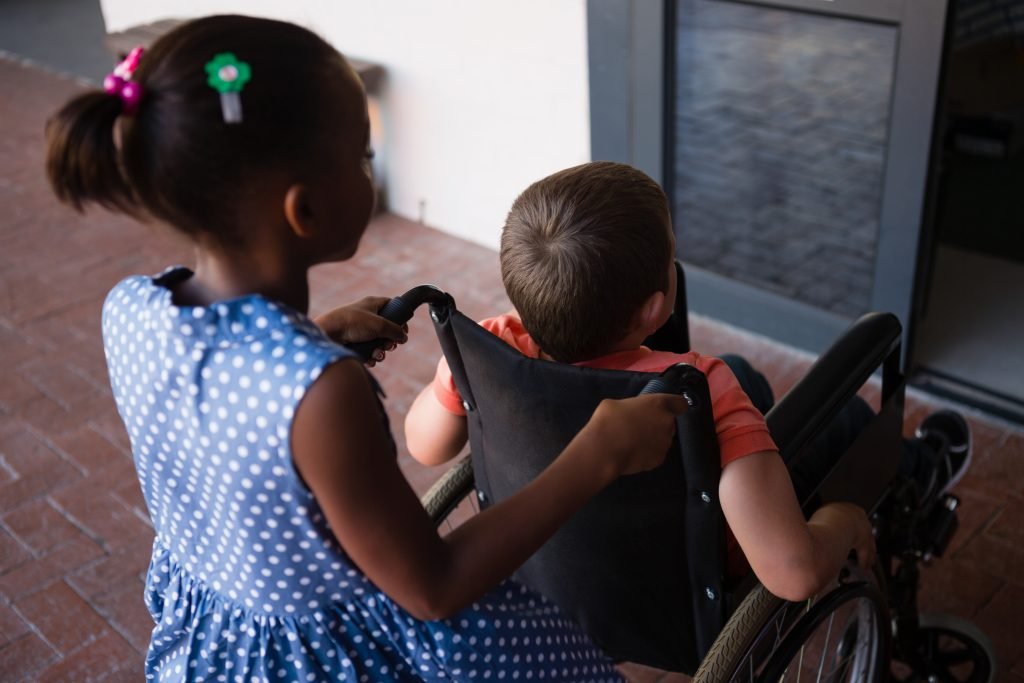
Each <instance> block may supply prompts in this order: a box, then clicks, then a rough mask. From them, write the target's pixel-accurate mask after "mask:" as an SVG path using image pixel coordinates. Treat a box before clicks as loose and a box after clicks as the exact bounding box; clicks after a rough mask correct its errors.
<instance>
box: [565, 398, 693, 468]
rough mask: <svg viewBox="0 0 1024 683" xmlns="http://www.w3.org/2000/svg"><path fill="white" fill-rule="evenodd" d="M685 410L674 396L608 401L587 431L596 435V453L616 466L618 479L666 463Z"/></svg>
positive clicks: (679, 400)
mask: <svg viewBox="0 0 1024 683" xmlns="http://www.w3.org/2000/svg"><path fill="white" fill-rule="evenodd" d="M686 408H687V404H686V400H685V399H684V398H683V397H682V396H679V395H675V394H646V395H644V396H636V397H634V398H627V399H622V400H612V399H605V400H604V401H601V403H600V405H598V406H597V410H595V411H594V415H593V417H591V418H590V422H589V423H587V426H586V427H585V430H586V431H588V432H590V433H591V435H593V437H594V439H595V441H594V444H595V450H596V451H597V453H598V454H599V455H600V456H601V457H602V458H603V459H604V460H605V461H609V460H610V461H611V462H613V463H614V464H615V465H616V470H615V472H616V476H619V475H623V474H634V473H636V472H645V471H647V470H650V469H654V468H655V467H657V466H658V465H660V464H661V463H662V462H663V461H664V460H665V455H666V454H667V453H668V447H669V446H671V445H672V439H673V438H674V437H675V434H676V416H677V415H680V414H682V413H683V412H684V411H686Z"/></svg>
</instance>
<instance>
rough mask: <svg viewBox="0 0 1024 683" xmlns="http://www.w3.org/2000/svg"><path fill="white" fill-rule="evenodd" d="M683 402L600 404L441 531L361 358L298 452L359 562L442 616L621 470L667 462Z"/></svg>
mask: <svg viewBox="0 0 1024 683" xmlns="http://www.w3.org/2000/svg"><path fill="white" fill-rule="evenodd" d="M685 407H686V406H685V402H684V401H683V399H682V398H681V397H679V396H669V395H665V394H651V395H647V396H640V397H637V398H634V399H627V400H624V401H605V402H603V403H602V404H601V405H600V406H599V407H598V409H597V410H596V411H595V413H594V416H593V417H592V418H591V420H590V422H589V423H588V424H587V426H586V427H584V429H583V430H582V431H581V432H580V433H579V434H578V435H577V436H576V438H575V439H574V440H573V441H572V442H571V443H570V444H569V445H568V446H567V447H566V449H565V450H564V451H563V452H562V454H561V455H560V456H559V457H558V458H557V459H556V460H555V462H554V463H553V464H552V465H550V466H549V467H548V469H547V470H545V471H544V472H543V473H542V474H541V475H540V476H539V477H537V479H535V480H534V481H533V482H532V483H530V484H529V485H527V486H526V487H524V488H523V489H522V490H520V491H519V492H518V493H516V494H515V495H513V496H512V497H510V498H508V499H507V500H505V501H503V502H501V503H499V504H497V505H495V506H493V507H491V508H488V509H487V510H486V511H484V512H482V513H481V514H479V515H476V516H474V517H472V518H471V519H470V520H469V521H467V522H466V523H465V524H463V525H462V526H461V527H459V528H458V529H456V530H455V531H454V532H452V533H451V534H449V535H448V536H447V537H445V538H443V539H442V538H441V537H440V536H439V535H438V533H437V530H436V529H435V528H434V525H433V524H432V523H431V521H430V519H429V517H428V516H427V514H426V512H424V510H423V508H422V506H421V505H420V502H419V500H418V499H417V498H416V495H415V493H414V492H413V490H412V489H411V488H410V486H409V484H408V483H407V482H406V480H405V477H404V476H403V475H402V473H401V471H400V470H399V468H398V464H397V462H396V460H395V457H394V455H393V454H392V453H391V452H389V448H388V446H387V444H388V439H387V436H386V434H385V431H384V426H383V423H382V420H381V416H380V407H379V403H378V402H377V400H376V397H375V395H374V393H373V390H372V388H371V387H370V383H369V381H368V379H367V377H366V374H365V371H364V370H363V368H362V367H360V366H359V364H358V363H356V362H355V361H352V360H344V361H341V362H338V363H335V364H334V365H332V366H330V367H329V368H328V369H327V370H325V371H324V373H323V375H321V377H320V378H319V379H318V380H317V381H316V382H315V383H314V384H313V386H312V387H310V389H309V391H308V392H307V393H306V396H305V398H304V399H303V401H302V403H301V404H300V405H299V408H298V410H297V411H296V414H295V418H294V422H293V426H292V457H293V459H294V462H295V466H296V468H297V469H298V471H299V473H300V474H301V475H302V477H303V479H304V480H305V481H306V483H307V484H308V485H309V487H310V489H311V490H312V492H313V494H314V495H315V496H316V498H317V500H318V501H319V503H320V506H321V507H322V508H323V510H324V513H325V515H326V516H327V521H328V522H329V523H330V526H331V529H332V530H333V531H334V534H335V536H336V537H337V539H338V541H339V543H341V546H342V547H343V548H344V549H345V552H347V553H348V555H349V557H351V558H352V560H353V562H355V564H356V565H357V566H358V567H359V568H360V569H361V570H362V571H363V572H364V573H365V574H366V575H367V577H369V579H370V580H371V581H373V582H374V583H375V584H376V585H377V586H378V587H379V588H380V589H381V590H383V591H384V592H385V593H386V594H388V595H389V596H390V597H391V598H392V599H394V600H395V601H396V602H397V603H398V604H399V605H401V606H402V607H404V608H405V609H406V610H408V611H409V612H410V613H411V614H412V615H413V616H416V617H417V618H420V619H438V618H443V617H446V616H449V615H451V614H454V613H455V612H457V611H458V610H460V609H461V608H463V607H465V606H467V605H468V604H470V603H471V602H472V601H474V600H476V599H477V598H479V597H481V596H482V595H483V594H484V593H486V592H487V591H488V590H490V589H491V588H492V587H494V586H495V585H496V584H497V583H498V582H499V581H501V580H502V579H504V578H505V577H507V576H509V575H510V574H511V573H512V572H513V571H514V570H515V569H516V568H517V567H518V566H519V565H520V564H522V562H523V561H525V560H526V558H527V557H529V556H530V555H531V554H532V553H533V552H535V551H536V550H537V549H538V548H539V547H540V546H541V545H542V544H543V543H544V541H546V540H547V539H548V538H549V537H550V536H551V535H552V534H553V533H554V532H555V530H556V529H558V527H559V526H561V525H562V524H563V523H564V522H565V521H566V520H567V519H568V518H569V517H570V515H572V514H573V513H574V512H575V511H576V510H577V509H579V508H580V507H581V506H582V505H583V504H584V503H585V502H586V501H587V500H588V499H589V498H590V497H591V496H593V495H594V494H596V493H597V492H598V491H600V490H601V489H602V488H604V487H605V486H606V485H607V484H608V483H610V482H611V481H612V480H613V479H615V478H616V477H617V476H619V475H621V474H626V473H629V472H639V471H643V470H647V469H650V468H652V467H655V466H657V465H658V464H659V463H661V462H662V460H664V457H665V453H666V451H667V449H668V447H669V445H670V444H671V442H672V437H673V435H674V434H675V415H676V414H678V413H681V412H682V411H683V410H685Z"/></svg>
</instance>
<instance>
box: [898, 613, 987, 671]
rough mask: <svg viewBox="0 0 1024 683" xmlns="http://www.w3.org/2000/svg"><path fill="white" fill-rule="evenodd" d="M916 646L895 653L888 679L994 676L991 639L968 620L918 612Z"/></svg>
mask: <svg viewBox="0 0 1024 683" xmlns="http://www.w3.org/2000/svg"><path fill="white" fill-rule="evenodd" d="M917 635H918V647H917V650H916V651H915V652H913V653H901V654H897V656H896V657H895V658H894V661H893V666H892V680H893V681H896V682H897V683H911V682H912V681H929V680H940V681H957V682H959V683H991V682H992V681H994V680H995V678H996V655H995V649H994V648H993V647H992V641H990V640H989V639H988V636H986V635H985V634H984V633H983V632H982V631H981V629H979V628H978V627H977V626H975V625H974V624H972V623H971V622H969V621H965V620H963V619H958V618H957V617H952V616H949V615H945V614H935V615H932V614H922V615H921V617H920V619H919V620H918V627H917Z"/></svg>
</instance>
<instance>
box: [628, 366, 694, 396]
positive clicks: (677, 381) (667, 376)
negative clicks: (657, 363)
mask: <svg viewBox="0 0 1024 683" xmlns="http://www.w3.org/2000/svg"><path fill="white" fill-rule="evenodd" d="M694 373H697V374H698V375H699V374H700V370H698V369H697V368H695V367H693V366H692V365H689V364H687V363H676V364H675V365H671V366H669V367H667V368H665V369H664V370H663V371H662V373H661V374H660V375H658V376H657V377H655V378H653V379H651V380H648V382H647V384H645V385H644V388H643V389H641V390H640V395H643V394H681V395H682V396H683V398H685V399H686V402H687V403H688V404H690V406H693V405H694V402H695V401H696V397H695V396H694V395H693V394H692V393H688V392H687V391H686V387H687V385H688V384H689V383H690V378H691V377H693V375H694Z"/></svg>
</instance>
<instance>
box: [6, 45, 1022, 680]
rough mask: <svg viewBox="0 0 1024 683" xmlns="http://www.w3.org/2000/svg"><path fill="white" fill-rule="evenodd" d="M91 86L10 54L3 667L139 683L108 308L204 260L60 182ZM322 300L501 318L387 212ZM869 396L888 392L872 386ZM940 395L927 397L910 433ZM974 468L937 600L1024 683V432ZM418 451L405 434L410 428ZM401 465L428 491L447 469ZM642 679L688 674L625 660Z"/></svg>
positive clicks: (484, 262)
mask: <svg viewBox="0 0 1024 683" xmlns="http://www.w3.org/2000/svg"><path fill="white" fill-rule="evenodd" d="M78 87H79V86H77V85H76V84H75V83H74V82H72V81H69V80H66V79H63V78H60V77H57V76H53V75H50V74H47V73H45V72H42V71H39V70H37V69H34V68H29V67H26V66H23V65H20V64H16V63H14V62H10V61H4V60H0V121H3V122H4V131H3V135H2V137H0V206H2V207H3V213H2V214H0V216H2V217H0V373H2V375H0V376H2V381H0V679H2V680H4V681H19V680H33V681H34V680H42V681H48V680H53V681H67V680H73V681H79V680H105V681H121V680H124V681H136V680H140V678H141V665H142V657H143V653H144V651H145V648H146V644H147V642H148V632H149V630H150V628H151V626H152V624H151V622H150V619H149V615H148V614H147V612H146V610H145V607H144V606H143V604H142V585H143V584H142V576H143V574H144V572H145V570H146V567H147V565H148V560H149V556H148V553H149V546H150V542H151V540H152V530H151V528H150V527H149V526H148V522H147V519H146V513H145V505H144V503H143V501H142V497H141V495H140V493H139V488H138V485H137V483H136V481H135V476H134V472H133V470H132V465H131V460H130V455H129V452H128V444H127V439H126V437H125V433H124V430H123V427H122V426H121V424H120V421H119V419H118V417H117V414H116V411H115V410H114V406H113V401H112V399H111V396H110V391H109V388H108V386H107V379H106V369H105V366H104V362H103V354H102V349H101V346H100V340H99V313H100V306H101V303H102V301H103V297H104V295H105V293H106V292H107V290H108V289H109V288H110V287H111V286H112V285H113V284H114V283H115V282H116V281H117V280H118V279H120V278H121V277H123V276H125V275H128V274H131V273H138V272H157V271H159V270H161V269H163V267H164V266H166V265H168V264H170V263H175V262H187V259H188V250H187V248H186V247H185V246H184V245H183V244H182V242H181V241H180V240H179V239H178V238H176V237H175V236H173V235H171V234H169V233H167V232H164V231H162V230H161V229H159V228H157V227H151V226H140V225H137V224H134V223H132V222H131V221H128V220H126V219H123V218H117V217H111V216H108V215H105V214H103V213H102V212H99V211H97V212H94V213H90V214H89V215H87V216H85V217H80V216H77V215H75V214H73V213H71V212H69V211H68V210H66V209H65V208H64V207H61V206H59V205H57V203H56V202H55V201H54V200H53V199H52V197H51V195H50V192H49V189H48V188H47V186H46V183H45V180H44V178H43V175H42V168H43V162H42V149H41V130H42V123H43V118H44V115H45V114H46V112H49V111H52V110H53V109H54V108H55V107H56V106H57V105H58V103H59V102H60V101H61V100H62V99H63V98H64V97H66V96H67V95H69V94H70V93H73V92H74V91H75V90H76V89H77V88H78ZM311 282H312V287H313V292H312V308H313V311H314V312H316V311H321V310H324V309H325V308H327V307H330V306H334V305H337V304H340V303H344V302H347V301H351V300H354V299H356V298H358V297H360V296H363V295H364V294H367V293H378V294H383V295H389V294H397V293H399V292H401V291H403V290H405V289H406V288H407V287H409V286H411V285H413V284H418V283H420V282H436V283H438V284H440V285H442V286H443V287H444V288H445V289H447V290H449V291H450V292H452V293H453V294H454V295H455V296H456V298H457V299H458V301H459V304H460V308H462V309H463V310H464V311H466V312H467V313H468V314H469V315H471V316H483V315H486V314H490V313H494V312H497V311H501V310H503V309H504V308H505V307H507V305H508V303H507V300H506V299H505V296H504V294H503V292H502V290H501V283H500V278H499V275H498V271H497V260H496V256H495V254H494V252H492V251H490V250H487V249H484V248H482V247H478V246H474V245H472V244H469V243H467V242H463V241H461V240H458V239H455V238H453V237H449V236H446V235H443V234H441V233H439V232H437V231H435V230H432V229H429V228H426V227H423V226H420V225H416V224H413V223H410V222H408V221H405V220H402V219H399V218H396V217H394V216H389V215H382V216H380V217H379V218H378V219H377V220H376V221H375V222H374V224H373V225H372V226H371V228H370V229H369V230H368V232H367V235H366V238H365V240H364V244H363V246H362V248H361V250H360V253H359V255H358V256H357V257H356V258H355V259H353V260H352V261H350V262H349V263H346V264H341V265H328V266H321V267H319V268H317V269H315V270H314V272H313V273H312V276H311ZM410 327H411V331H410V336H411V340H410V342H409V343H408V344H407V345H406V346H405V347H403V348H402V349H401V351H400V352H398V353H395V354H394V355H393V356H391V357H390V358H389V359H388V361H387V362H386V363H384V364H383V365H382V366H381V367H379V368H378V369H377V370H376V371H375V372H376V374H377V376H378V378H379V379H380V381H381V382H382V384H383V386H384V388H385V390H386V391H387V392H388V397H389V398H388V411H389V413H390V415H391V418H392V420H393V424H394V425H396V426H400V425H401V419H402V416H403V415H404V413H405V411H406V410H407V408H408V406H409V404H410V402H411V401H412V398H413V397H414V396H415V393H416V392H417V391H418V390H419V388H420V387H421V386H422V385H423V383H425V382H426V381H428V380H429V378H430V377H431V375H432V373H433V368H434V364H435V362H436V359H437V356H438V350H437V345H436V342H435V341H434V339H433V334H432V331H431V329H430V324H429V322H428V321H426V320H425V316H423V315H421V316H418V317H417V319H415V320H414V321H413V322H412V323H411V325H410ZM692 328H693V329H692V333H693V340H694V346H695V347H697V348H700V349H702V350H704V351H706V352H710V353H724V352H727V351H733V352H740V353H743V354H745V355H747V356H748V357H749V358H750V359H751V360H752V361H753V362H754V364H755V365H756V366H758V367H760V368H762V369H763V370H764V371H765V372H766V374H767V375H768V376H769V379H770V380H771V382H772V384H773V386H774V387H775V389H776V391H777V392H778V393H781V392H782V391H784V390H785V389H787V388H788V387H789V386H791V385H792V384H793V382H795V381H796V380H797V379H798V378H799V377H800V375H801V374H802V372H803V371H804V370H805V368H806V367H807V365H808V364H809V362H810V358H809V357H808V356H806V355H803V354H799V353H795V352H792V351H789V350H787V349H785V348H782V347H779V346H777V345H775V344H772V343H770V342H767V341H765V340H763V339H760V338H757V337H754V336H752V335H748V334H745V333H743V332H740V331H738V330H734V329H731V328H727V327H724V326H722V325H719V324H717V323H715V322H713V321H710V320H707V319H703V318H695V319H694V320H693V322H692ZM867 393H868V394H871V391H868V392H867ZM932 409H934V405H933V404H932V403H930V402H929V401H927V400H926V399H924V398H922V397H920V396H917V395H912V396H911V399H910V401H909V404H908V424H907V429H908V431H909V430H911V429H912V427H913V425H914V424H916V422H917V421H919V420H920V418H921V417H923V416H924V415H925V414H927V412H928V411H929V410H932ZM969 417H970V421H971V424H972V427H973V429H974V434H975V442H976V462H975V465H974V468H973V469H972V471H971V473H970V474H969V475H968V476H967V477H966V478H965V480H964V481H963V482H962V484H961V486H960V488H959V491H958V492H959V493H960V494H961V495H962V497H963V503H964V504H963V507H962V508H961V510H962V513H961V528H960V531H959V532H958V535H957V537H956V539H955V540H954V543H953V545H952V546H951V548H950V550H949V552H947V556H946V557H945V558H943V559H941V560H939V561H937V562H936V563H935V564H934V565H933V566H932V567H929V568H927V569H926V570H925V571H924V585H923V589H922V594H921V604H922V609H923V610H925V611H945V612H949V613H952V614H955V615H957V616H960V617H963V618H966V619H971V620H973V621H975V622H976V623H977V624H978V625H979V626H980V627H982V628H983V629H984V630H985V631H986V632H987V633H988V634H989V635H990V636H991V638H992V641H993V642H994V643H995V645H996V648H997V651H998V654H999V659H1000V662H999V664H1000V671H1001V674H1000V680H1002V681H1007V682H1011V683H1024V654H1022V651H1021V649H1020V647H1019V644H1020V642H1022V638H1024V616H1022V615H1024V570H1022V566H1024V550H1022V548H1024V532H1022V531H1021V528H1022V524H1021V523H1022V521H1024V520H1022V515H1024V433H1022V432H1021V431H1020V430H1016V429H1012V428H1009V427H1007V426H1006V425H1004V424H1001V423H998V422H996V421H993V420H990V419H988V418H985V417H983V416H979V415H970V416H969ZM395 435H396V438H397V439H398V441H399V447H400V450H404V448H403V444H402V435H401V430H400V429H398V430H397V431H396V434H395ZM401 462H402V466H403V469H404V470H405V472H406V473H407V475H408V476H409V479H410V480H411V481H412V483H413V485H414V487H415V488H416V489H417V490H419V491H423V490H425V488H426V487H427V486H428V485H429V484H430V483H431V482H432V481H433V480H434V479H435V478H436V477H437V476H438V475H439V473H440V471H439V470H433V469H426V468H422V467H418V466H416V465H413V464H412V463H411V460H410V459H409V458H408V457H407V456H403V457H402V458H401ZM623 670H624V671H625V672H626V673H627V675H628V676H629V677H630V679H631V680H634V681H637V682H641V683H654V682H656V681H657V682H660V683H669V682H673V681H681V680H685V677H683V676H678V675H670V674H663V673H662V672H659V671H655V670H652V669H647V668H645V667H638V666H633V665H626V666H624V667H623Z"/></svg>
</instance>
